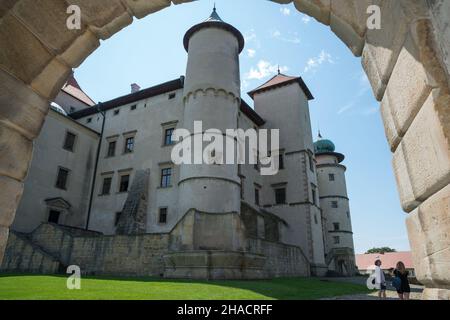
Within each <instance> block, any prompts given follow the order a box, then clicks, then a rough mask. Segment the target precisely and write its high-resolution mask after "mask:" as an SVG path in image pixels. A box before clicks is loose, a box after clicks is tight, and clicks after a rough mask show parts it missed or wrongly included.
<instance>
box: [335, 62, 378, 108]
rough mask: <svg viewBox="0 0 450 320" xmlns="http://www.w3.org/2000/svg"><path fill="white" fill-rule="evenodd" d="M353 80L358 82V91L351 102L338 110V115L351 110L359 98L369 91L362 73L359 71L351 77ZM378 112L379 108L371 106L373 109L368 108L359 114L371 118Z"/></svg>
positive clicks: (368, 85)
mask: <svg viewBox="0 0 450 320" xmlns="http://www.w3.org/2000/svg"><path fill="white" fill-rule="evenodd" d="M353 79H354V80H357V81H358V82H359V90H358V91H357V92H356V94H355V95H354V97H353V100H351V101H350V102H349V103H348V104H346V105H345V106H344V107H342V108H341V109H339V111H338V114H343V113H345V112H347V111H349V110H350V109H353V108H354V107H355V106H356V105H357V103H358V101H359V100H360V99H361V97H363V96H364V95H365V94H366V93H367V92H368V91H369V90H370V82H369V79H368V78H367V75H366V74H365V73H364V72H363V71H361V73H359V74H357V75H355V76H354V77H353ZM378 111H379V107H378V106H373V107H370V108H367V109H364V110H362V111H360V114H362V115H364V116H371V115H374V114H376V113H378Z"/></svg>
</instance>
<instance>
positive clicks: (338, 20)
mask: <svg viewBox="0 0 450 320" xmlns="http://www.w3.org/2000/svg"><path fill="white" fill-rule="evenodd" d="M377 3H379V1H377V0H360V1H353V0H333V1H331V16H330V27H331V30H332V31H333V32H334V33H335V34H336V35H337V36H338V37H339V38H340V39H341V40H342V41H343V42H344V43H345V44H346V45H347V46H348V47H349V48H350V50H351V51H352V52H353V54H354V55H355V56H357V57H359V56H361V54H362V50H363V47H364V42H365V35H366V31H367V19H368V17H369V15H368V14H367V8H368V7H369V5H372V4H377Z"/></svg>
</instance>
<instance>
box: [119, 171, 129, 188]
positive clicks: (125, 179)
mask: <svg viewBox="0 0 450 320" xmlns="http://www.w3.org/2000/svg"><path fill="white" fill-rule="evenodd" d="M129 186H130V175H128V174H127V175H123V176H121V177H120V185H119V192H128V187H129Z"/></svg>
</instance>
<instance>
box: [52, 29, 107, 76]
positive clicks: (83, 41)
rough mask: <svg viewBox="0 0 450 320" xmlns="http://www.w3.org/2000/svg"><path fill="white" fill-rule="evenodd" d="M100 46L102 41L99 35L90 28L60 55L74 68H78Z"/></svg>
mask: <svg viewBox="0 0 450 320" xmlns="http://www.w3.org/2000/svg"><path fill="white" fill-rule="evenodd" d="M99 46H100V41H99V40H98V38H97V36H96V35H95V34H94V33H92V32H91V31H90V30H86V32H85V33H83V34H82V35H81V36H80V37H78V38H77V39H76V40H75V41H74V42H73V43H72V44H71V45H70V47H69V48H67V50H66V51H65V52H63V53H62V54H61V55H60V56H59V57H60V59H61V60H63V61H64V62H65V63H67V65H69V66H71V67H72V68H78V67H79V66H80V65H81V63H83V61H84V60H85V59H86V58H87V57H88V56H89V55H90V54H91V53H92V52H94V51H95V50H96V49H97V48H98V47H99Z"/></svg>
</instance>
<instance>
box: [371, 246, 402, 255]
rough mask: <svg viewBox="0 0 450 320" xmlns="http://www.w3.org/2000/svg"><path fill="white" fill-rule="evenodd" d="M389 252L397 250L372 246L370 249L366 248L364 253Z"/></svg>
mask: <svg viewBox="0 0 450 320" xmlns="http://www.w3.org/2000/svg"><path fill="white" fill-rule="evenodd" d="M389 252H397V250H395V249H393V248H389V247H382V248H372V249H370V250H367V252H366V254H371V253H380V254H384V253H389Z"/></svg>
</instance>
